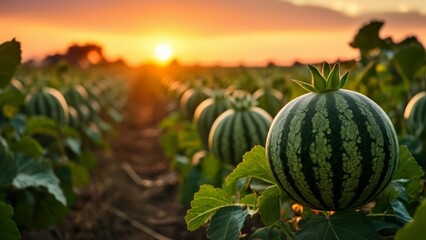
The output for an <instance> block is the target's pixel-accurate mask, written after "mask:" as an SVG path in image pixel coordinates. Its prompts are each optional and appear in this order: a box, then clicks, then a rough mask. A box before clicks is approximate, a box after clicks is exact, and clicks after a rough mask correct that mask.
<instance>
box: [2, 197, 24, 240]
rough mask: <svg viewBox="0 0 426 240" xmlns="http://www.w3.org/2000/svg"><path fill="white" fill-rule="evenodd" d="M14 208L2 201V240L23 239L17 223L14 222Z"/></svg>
mask: <svg viewBox="0 0 426 240" xmlns="http://www.w3.org/2000/svg"><path fill="white" fill-rule="evenodd" d="M12 216H13V208H12V207H11V206H9V205H7V204H6V203H4V202H2V201H0V239H7V240H15V239H16V240H18V239H21V236H20V233H19V230H18V228H17V227H16V224H15V222H13V221H12Z"/></svg>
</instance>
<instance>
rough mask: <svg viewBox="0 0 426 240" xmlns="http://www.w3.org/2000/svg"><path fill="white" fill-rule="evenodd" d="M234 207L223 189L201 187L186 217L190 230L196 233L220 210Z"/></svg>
mask: <svg viewBox="0 0 426 240" xmlns="http://www.w3.org/2000/svg"><path fill="white" fill-rule="evenodd" d="M232 205H233V202H232V198H231V196H229V195H228V194H227V193H226V192H225V191H223V190H222V189H220V188H214V187H213V186H210V185H203V186H201V187H200V190H199V191H198V192H197V193H196V194H195V195H194V200H193V201H192V202H191V209H189V210H188V212H187V214H186V216H185V221H186V223H187V225H188V230H191V231H194V230H195V229H197V228H199V227H201V226H202V225H203V224H204V223H206V222H207V221H209V220H210V219H211V217H212V216H213V215H214V214H215V213H216V212H217V211H218V210H219V209H220V208H223V207H226V206H232Z"/></svg>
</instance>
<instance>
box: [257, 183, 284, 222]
mask: <svg viewBox="0 0 426 240" xmlns="http://www.w3.org/2000/svg"><path fill="white" fill-rule="evenodd" d="M280 197H281V191H280V188H279V187H278V186H277V185H273V186H271V187H269V188H267V189H265V191H264V192H263V193H262V195H261V196H260V197H259V213H260V217H261V218H262V222H263V223H264V224H265V225H266V226H270V225H272V224H274V223H275V222H276V221H277V220H279V219H280V204H281V202H280Z"/></svg>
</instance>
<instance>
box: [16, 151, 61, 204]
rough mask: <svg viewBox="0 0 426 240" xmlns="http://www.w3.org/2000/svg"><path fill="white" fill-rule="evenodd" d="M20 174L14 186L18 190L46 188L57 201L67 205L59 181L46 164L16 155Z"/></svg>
mask: <svg viewBox="0 0 426 240" xmlns="http://www.w3.org/2000/svg"><path fill="white" fill-rule="evenodd" d="M15 160H16V166H17V169H18V174H17V176H16V178H15V179H14V180H13V186H15V187H16V188H18V189H24V188H28V187H45V188H46V189H47V191H48V192H49V193H50V194H52V195H53V196H54V197H55V198H56V200H57V201H59V202H60V203H62V204H63V205H66V204H67V203H66V199H65V196H64V193H63V192H62V190H61V188H60V186H59V179H58V178H57V177H56V175H55V173H54V172H53V170H52V168H51V167H50V165H49V164H47V163H46V162H43V161H41V160H35V159H32V158H29V157H27V156H25V155H23V154H19V153H17V154H15Z"/></svg>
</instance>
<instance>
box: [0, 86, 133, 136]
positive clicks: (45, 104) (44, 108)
mask: <svg viewBox="0 0 426 240" xmlns="http://www.w3.org/2000/svg"><path fill="white" fill-rule="evenodd" d="M113 82H114V81H113V80H107V81H99V82H98V84H96V85H95V84H93V85H91V86H90V88H88V87H83V85H81V84H78V83H76V84H68V85H67V86H65V87H64V88H63V89H62V90H61V91H59V90H57V89H55V88H52V87H47V86H43V87H39V88H37V89H31V87H25V86H24V85H23V83H22V82H21V81H19V80H17V79H13V80H12V81H11V83H10V86H9V87H8V88H9V91H10V90H12V91H15V94H19V95H21V96H22V98H23V99H24V101H23V102H21V103H19V102H17V106H15V107H18V108H19V109H21V110H22V111H23V112H24V113H25V114H28V115H29V116H44V117H48V118H51V119H53V120H54V121H55V122H56V123H58V124H59V125H61V126H63V125H68V126H70V127H72V128H75V129H83V131H84V130H87V131H92V132H93V133H94V135H93V136H96V137H95V138H96V139H98V138H99V137H100V136H101V134H102V132H107V131H109V130H110V129H111V126H110V125H109V124H108V123H107V122H106V121H104V120H102V118H104V119H108V121H112V122H119V121H121V119H122V116H121V114H120V109H122V107H123V106H124V104H125V98H124V97H123V91H124V89H123V88H120V87H119V88H117V87H114V86H113V85H114V83H113ZM123 85H124V84H123ZM30 86H31V85H30ZM6 91H7V90H6ZM18 104H22V105H21V106H19V105H18Z"/></svg>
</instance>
